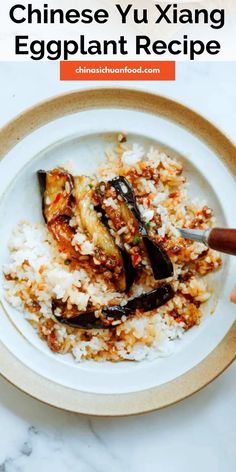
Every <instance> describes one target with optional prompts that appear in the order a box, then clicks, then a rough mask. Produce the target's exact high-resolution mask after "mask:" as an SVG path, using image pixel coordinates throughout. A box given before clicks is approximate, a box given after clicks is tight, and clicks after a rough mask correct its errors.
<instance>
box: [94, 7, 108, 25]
mask: <svg viewBox="0 0 236 472" xmlns="http://www.w3.org/2000/svg"><path fill="white" fill-rule="evenodd" d="M108 18H109V14H108V12H107V11H106V10H103V9H102V8H100V10H97V11H96V12H95V15H94V19H95V21H96V22H97V23H100V24H103V23H106V22H107V20H108Z"/></svg>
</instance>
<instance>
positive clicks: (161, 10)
mask: <svg viewBox="0 0 236 472" xmlns="http://www.w3.org/2000/svg"><path fill="white" fill-rule="evenodd" d="M155 7H156V8H157V10H158V11H159V13H160V16H159V17H158V18H157V20H156V23H160V22H161V21H162V20H163V19H165V20H166V22H167V23H171V20H170V18H169V17H168V16H167V12H168V11H169V9H170V8H171V5H167V7H166V8H165V9H164V10H163V8H162V7H161V6H160V5H157V4H156V5H155Z"/></svg>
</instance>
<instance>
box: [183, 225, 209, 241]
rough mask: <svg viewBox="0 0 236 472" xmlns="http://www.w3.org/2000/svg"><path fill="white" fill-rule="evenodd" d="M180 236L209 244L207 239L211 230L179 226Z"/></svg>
mask: <svg viewBox="0 0 236 472" xmlns="http://www.w3.org/2000/svg"><path fill="white" fill-rule="evenodd" d="M177 230H178V231H179V234H180V236H182V238H185V239H191V240H192V241H198V242H199V243H204V244H206V245H207V239H208V235H209V230H208V229H207V230H205V229H204V230H202V229H187V228H183V229H182V228H177Z"/></svg>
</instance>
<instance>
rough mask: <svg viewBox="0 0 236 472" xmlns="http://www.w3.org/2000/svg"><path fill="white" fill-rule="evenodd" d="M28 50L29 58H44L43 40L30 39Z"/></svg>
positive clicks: (37, 59) (36, 59) (38, 59)
mask: <svg viewBox="0 0 236 472" xmlns="http://www.w3.org/2000/svg"><path fill="white" fill-rule="evenodd" d="M30 52H31V54H32V55H31V56H30V57H31V59H33V60H34V61H40V59H43V58H44V53H45V43H44V41H39V40H37V39H36V40H35V41H32V43H31V45H30Z"/></svg>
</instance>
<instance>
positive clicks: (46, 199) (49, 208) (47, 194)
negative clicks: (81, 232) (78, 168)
mask: <svg viewBox="0 0 236 472" xmlns="http://www.w3.org/2000/svg"><path fill="white" fill-rule="evenodd" d="M38 180H39V185H40V191H41V194H42V209H43V216H44V219H45V221H46V222H47V223H48V222H49V221H51V220H53V219H54V218H56V217H58V216H61V215H66V216H72V208H71V200H72V191H73V181H72V177H71V175H70V174H68V172H66V171H65V170H63V169H54V170H52V171H48V172H45V171H42V170H40V171H38Z"/></svg>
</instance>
